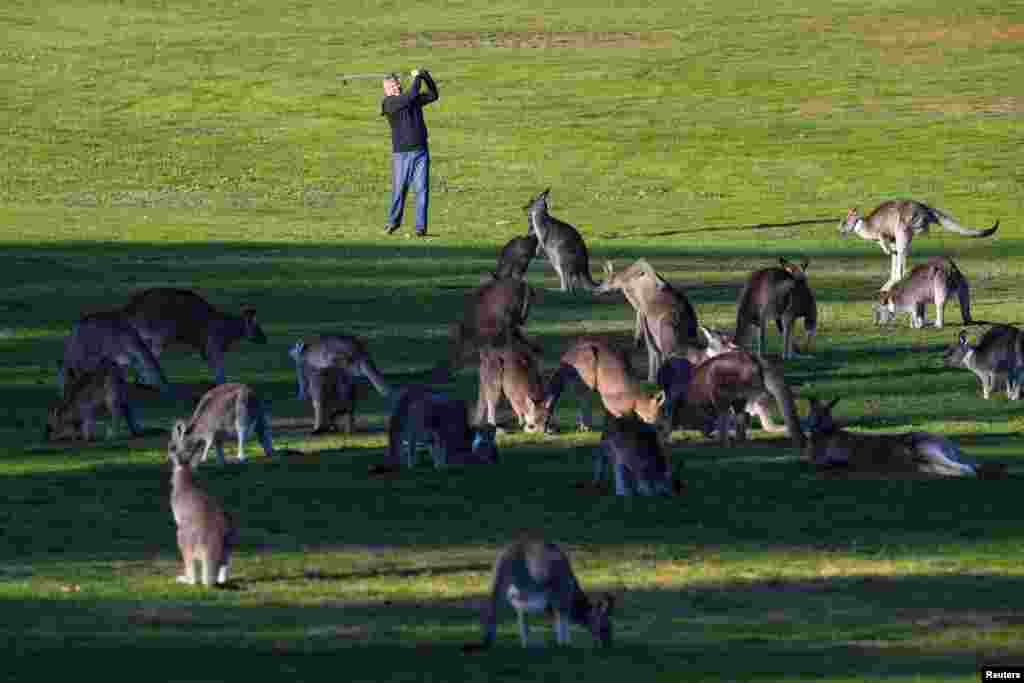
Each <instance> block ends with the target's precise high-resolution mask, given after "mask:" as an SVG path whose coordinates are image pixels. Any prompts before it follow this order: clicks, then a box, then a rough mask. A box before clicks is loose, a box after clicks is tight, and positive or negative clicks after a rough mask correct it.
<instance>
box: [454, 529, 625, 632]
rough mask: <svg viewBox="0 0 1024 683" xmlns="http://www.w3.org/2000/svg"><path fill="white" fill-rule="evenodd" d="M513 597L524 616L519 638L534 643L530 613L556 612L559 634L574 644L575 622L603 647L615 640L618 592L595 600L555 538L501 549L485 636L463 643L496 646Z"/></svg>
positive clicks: (486, 612)
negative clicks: (502, 609) (502, 607)
mask: <svg viewBox="0 0 1024 683" xmlns="http://www.w3.org/2000/svg"><path fill="white" fill-rule="evenodd" d="M502 601H508V603H509V604H510V605H511V606H512V608H513V609H514V610H515V611H516V614H517V616H518V619H519V641H520V642H521V643H522V646H523V647H530V645H531V642H530V635H529V630H528V627H527V624H526V615H527V613H529V612H542V611H546V610H549V611H552V612H554V614H555V638H556V641H557V643H558V644H559V645H568V644H569V624H570V623H573V624H579V625H580V626H583V627H584V628H586V629H587V630H589V631H590V633H591V634H592V635H593V636H594V639H595V640H596V641H597V642H598V643H599V644H600V645H601V646H602V647H609V646H611V644H612V622H611V613H612V609H613V607H614V605H615V601H614V599H613V598H612V596H610V595H608V596H605V597H603V598H601V599H599V600H597V601H596V602H591V600H590V598H589V597H588V596H587V594H586V593H584V592H583V589H582V588H580V584H579V581H578V580H577V579H576V575H575V574H574V573H573V571H572V566H571V565H570V563H569V557H568V555H566V554H565V552H564V551H563V550H562V549H561V548H559V547H558V546H557V545H555V544H554V543H547V542H545V541H542V540H525V541H519V542H517V543H513V544H512V545H510V546H508V547H507V548H505V549H504V550H502V551H501V552H500V553H499V554H498V559H497V561H496V562H495V563H494V579H493V580H492V582H491V595H490V598H489V600H488V601H487V604H486V605H485V606H484V608H483V609H482V610H481V615H480V621H481V624H482V626H483V632H484V633H483V641H482V642H480V643H470V644H467V645H464V646H463V648H462V649H463V651H465V652H471V651H474V650H481V649H485V648H488V647H490V646H491V645H493V644H494V641H495V638H496V636H497V617H498V603H500V602H502Z"/></svg>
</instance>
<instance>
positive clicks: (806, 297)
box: [734, 258, 818, 360]
mask: <svg viewBox="0 0 1024 683" xmlns="http://www.w3.org/2000/svg"><path fill="white" fill-rule="evenodd" d="M779 266H780V267H776V268H763V269H761V270H756V271H754V272H753V273H751V275H750V279H749V280H747V284H746V285H745V286H744V287H743V290H742V291H741V292H740V297H739V300H738V301H737V303H736V332H735V335H734V336H735V338H736V343H738V344H739V345H740V346H743V347H747V348H749V347H750V329H751V327H754V326H756V327H757V328H758V336H757V349H756V351H755V353H756V354H757V355H758V356H760V355H762V354H763V353H764V351H765V337H766V328H767V326H768V321H769V320H772V319H774V320H775V324H776V326H777V327H778V328H779V331H780V332H781V333H782V358H783V360H787V359H789V358H794V357H796V355H797V354H796V351H795V349H794V341H793V323H794V322H795V321H796V319H797V318H803V319H804V328H805V329H806V330H807V346H806V349H805V350H808V351H809V350H810V347H811V346H812V345H813V342H814V336H815V334H816V333H817V329H818V305H817V302H816V300H815V298H814V292H812V291H811V288H810V286H808V284H807V261H804V262H803V263H802V264H796V263H793V262H791V261H787V260H786V259H784V258H780V259H779Z"/></svg>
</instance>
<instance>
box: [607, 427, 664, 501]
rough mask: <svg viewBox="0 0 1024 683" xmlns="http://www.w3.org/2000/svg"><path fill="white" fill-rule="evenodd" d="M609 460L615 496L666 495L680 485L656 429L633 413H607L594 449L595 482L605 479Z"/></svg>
mask: <svg viewBox="0 0 1024 683" xmlns="http://www.w3.org/2000/svg"><path fill="white" fill-rule="evenodd" d="M609 462H610V463H611V465H612V472H613V473H614V477H615V495H617V496H632V495H636V494H639V495H642V496H656V495H657V496H669V495H672V494H673V493H678V492H679V491H680V489H681V488H682V486H681V484H680V482H679V480H678V479H675V478H674V477H673V475H672V467H671V465H670V464H669V461H668V457H667V456H666V454H665V452H664V448H663V446H662V443H661V439H660V438H659V436H658V432H657V430H656V429H654V428H653V427H652V426H651V425H649V424H647V423H646V422H643V421H642V420H638V419H637V418H636V417H634V416H627V417H621V418H620V417H614V416H609V418H608V420H607V421H606V422H605V428H604V434H603V435H602V436H601V443H600V444H599V445H598V447H597V450H596V451H595V452H594V484H595V485H600V484H601V483H602V482H603V481H604V476H605V471H606V470H607V469H608V464H609Z"/></svg>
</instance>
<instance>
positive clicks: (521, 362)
mask: <svg viewBox="0 0 1024 683" xmlns="http://www.w3.org/2000/svg"><path fill="white" fill-rule="evenodd" d="M503 395H504V396H505V397H506V398H508V401H509V403H510V404H511V405H512V410H513V412H515V414H516V417H517V418H518V419H519V424H520V426H522V427H523V429H524V430H525V431H527V432H531V433H532V432H537V431H543V430H544V429H545V427H546V426H547V423H548V412H547V402H546V401H545V400H544V399H545V395H544V380H543V379H542V378H541V375H540V368H539V364H538V362H537V359H536V358H535V357H534V356H533V354H532V353H530V352H529V351H528V350H526V349H524V348H522V347H514V346H505V347H501V348H494V347H485V348H482V349H480V394H479V399H478V400H477V408H476V418H475V420H474V422H475V423H476V424H481V423H484V422H486V423H487V424H491V425H496V424H497V415H496V413H497V409H498V402H499V401H500V400H501V397H502V396H503Z"/></svg>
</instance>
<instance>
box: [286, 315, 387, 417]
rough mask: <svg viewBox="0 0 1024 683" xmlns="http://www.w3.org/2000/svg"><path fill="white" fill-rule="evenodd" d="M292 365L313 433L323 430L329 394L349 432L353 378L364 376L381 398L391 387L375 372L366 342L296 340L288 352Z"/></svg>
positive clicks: (336, 337) (342, 338)
mask: <svg viewBox="0 0 1024 683" xmlns="http://www.w3.org/2000/svg"><path fill="white" fill-rule="evenodd" d="M288 355H289V356H291V357H292V360H293V361H294V362H295V375H296V379H297V381H298V386H299V390H298V398H299V400H300V401H301V400H303V399H305V398H306V397H307V396H308V397H309V399H310V401H311V402H312V403H313V433H314V434H320V433H322V432H324V431H326V430H327V427H328V425H327V424H326V423H327V422H328V421H329V419H330V417H331V416H329V415H326V412H327V406H326V403H327V400H326V399H328V398H330V397H331V395H332V389H331V387H332V386H333V388H334V389H333V398H334V400H335V401H336V403H335V406H336V408H335V410H336V413H337V412H342V413H344V414H345V415H346V417H347V424H348V433H350V434H351V433H352V427H353V420H354V412H355V399H356V390H355V382H354V378H355V377H358V376H363V377H366V378H367V379H368V380H370V383H371V384H373V386H374V388H375V389H376V390H377V393H379V394H380V395H381V396H384V397H385V398H386V397H387V396H388V395H389V394H391V392H392V387H391V385H390V384H388V382H387V380H386V379H385V377H384V375H382V374H381V373H380V371H379V370H377V366H376V365H374V363H373V359H372V358H370V354H369V352H368V351H367V349H366V342H364V341H363V340H362V339H359V338H357V337H352V336H349V335H344V334H331V335H320V336H318V337H311V338H309V339H300V340H299V341H297V342H296V343H295V344H294V345H293V346H292V347H291V349H289V351H288Z"/></svg>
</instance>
